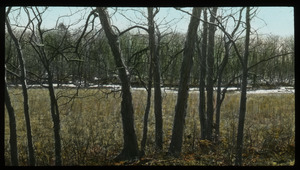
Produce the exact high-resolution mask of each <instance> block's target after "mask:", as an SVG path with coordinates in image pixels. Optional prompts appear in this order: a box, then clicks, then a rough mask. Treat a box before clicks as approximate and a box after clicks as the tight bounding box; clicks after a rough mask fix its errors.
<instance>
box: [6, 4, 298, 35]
mask: <svg viewBox="0 0 300 170" xmlns="http://www.w3.org/2000/svg"><path fill="white" fill-rule="evenodd" d="M84 9H86V10H84ZM132 9H134V10H132ZM183 9H184V10H186V11H189V12H190V13H191V8H183ZM78 10H82V12H78V13H77V14H75V15H74V16H73V17H69V18H68V17H62V18H61V19H60V22H64V23H65V24H71V23H74V22H76V21H77V20H79V19H80V18H84V19H86V17H87V15H88V14H89V12H90V11H91V8H87V7H86V8H81V7H49V8H48V11H47V12H46V13H45V14H44V15H43V16H44V21H43V26H44V27H45V28H54V27H55V24H56V20H57V18H58V17H59V16H63V15H68V14H70V13H74V12H76V11H78ZM114 11H115V8H112V9H110V10H109V12H110V14H112V13H113V12H114ZM138 11H142V14H141V13H140V12H138ZM257 12H258V13H257V17H256V18H254V19H253V20H252V21H251V26H252V27H253V28H254V29H255V30H258V33H259V34H272V35H280V36H291V35H294V9H293V7H259V8H258V11H257ZM120 13H123V14H124V15H125V17H124V16H122V15H120ZM21 14H23V13H21ZM143 14H144V15H145V16H147V9H146V8H129V7H128V8H122V7H119V8H118V10H117V12H116V13H115V14H114V16H113V17H112V24H114V25H116V26H117V27H118V28H119V29H120V30H124V29H126V28H128V27H129V26H133V25H135V23H133V22H130V21H128V19H132V20H133V21H135V22H138V24H147V20H146V18H145V17H144V16H143ZM14 16H16V14H15V15H14ZM10 17H11V16H10ZM22 17H26V15H23V16H22ZM126 18H127V19H126ZM155 19H156V22H157V23H161V24H160V25H163V26H162V27H161V28H160V30H161V31H163V30H166V29H167V28H168V29H169V30H170V29H171V30H176V31H178V32H182V33H185V32H186V30H187V27H188V23H189V20H190V16H189V15H187V14H185V13H183V12H181V11H178V10H176V9H174V8H160V12H159V13H158V15H157V16H156V18H155ZM19 22H21V23H23V24H25V23H26V22H27V18H21V17H20V18H19ZM84 22H85V21H84V20H83V22H80V23H78V24H77V26H76V25H75V26H74V27H73V28H76V27H78V26H80V25H83V23H84ZM96 22H97V24H99V23H100V21H99V19H96ZM11 23H13V18H12V17H11ZM164 24H165V25H164ZM166 24H167V25H166ZM145 26H146V25H145ZM99 27H100V25H99Z"/></svg>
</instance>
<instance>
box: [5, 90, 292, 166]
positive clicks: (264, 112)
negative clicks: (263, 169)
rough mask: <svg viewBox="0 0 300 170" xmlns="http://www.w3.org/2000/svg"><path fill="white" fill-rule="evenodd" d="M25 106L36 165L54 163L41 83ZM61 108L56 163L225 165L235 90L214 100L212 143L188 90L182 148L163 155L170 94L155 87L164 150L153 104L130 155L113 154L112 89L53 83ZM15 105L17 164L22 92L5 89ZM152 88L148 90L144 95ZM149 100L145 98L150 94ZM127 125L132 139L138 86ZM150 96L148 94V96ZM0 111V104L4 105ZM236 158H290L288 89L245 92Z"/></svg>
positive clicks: (117, 129)
mask: <svg viewBox="0 0 300 170" xmlns="http://www.w3.org/2000/svg"><path fill="white" fill-rule="evenodd" d="M28 92H29V107H30V117H31V125H32V135H33V144H34V148H35V153H36V155H35V156H36V163H37V165H54V162H55V161H54V159H55V158H54V140H53V129H52V128H53V123H52V120H51V114H50V99H49V94H48V91H47V90H46V89H29V91H28ZM56 92H57V97H59V100H58V102H59V105H60V107H59V108H60V114H61V139H62V162H63V165H92V166H93V165H196V166H205V165H216V166H218V165H233V164H234V159H235V158H234V156H235V147H236V145H235V142H236V133H237V124H238V123H237V121H238V110H239V97H240V95H239V93H233V92H231V93H228V94H227V95H226V98H225V99H224V102H223V105H222V108H221V125H220V126H221V128H220V143H219V144H215V143H211V142H209V141H206V140H200V139H199V137H200V122H199V115H198V102H199V101H198V96H199V95H198V93H190V96H189V100H188V108H187V109H188V110H187V116H186V126H185V132H184V144H183V150H182V151H183V153H182V156H181V158H176V159H174V158H170V157H168V156H166V154H165V153H166V152H167V149H168V146H169V143H170V139H171V132H172V125H173V119H174V110H175V103H176V99H177V94H175V93H165V92H163V132H164V140H163V141H164V150H163V152H160V153H155V150H154V145H155V142H154V132H155V130H154V128H155V121H154V112H153V107H151V110H150V115H149V123H148V140H147V144H146V154H145V157H144V158H142V159H140V160H136V161H133V162H113V161H112V159H113V158H114V157H115V156H117V155H118V153H120V151H121V149H122V144H123V136H122V122H121V114H120V103H121V98H120V94H119V93H114V94H109V95H107V94H105V93H103V92H102V91H100V90H98V89H89V90H84V89H81V90H79V93H78V95H77V97H76V98H75V99H74V100H72V101H70V97H71V96H72V95H73V94H75V93H76V90H74V89H68V90H66V89H64V90H62V89H57V90H56ZM10 95H11V100H12V102H13V107H14V109H15V112H16V121H17V136H18V139H17V140H18V152H19V165H28V160H27V147H26V146H27V140H26V128H25V120H24V114H23V103H22V102H23V97H22V92H21V90H20V89H10ZM152 96H153V95H152ZM152 100H153V99H152ZM133 104H134V111H135V130H136V134H137V138H138V143H139V144H140V141H141V138H142V130H143V116H144V110H145V107H146V92H145V91H140V90H136V91H134V92H133ZM152 104H153V101H152ZM5 112H7V110H5ZM4 135H5V136H4V137H5V138H4V139H5V148H4V154H5V164H6V165H10V147H9V122H8V114H7V113H5V134H4ZM243 162H244V165H250V166H251V165H253V166H256V165H261V166H264V165H266V166H277V165H294V162H295V94H248V96H247V113H246V121H245V129H244V152H243Z"/></svg>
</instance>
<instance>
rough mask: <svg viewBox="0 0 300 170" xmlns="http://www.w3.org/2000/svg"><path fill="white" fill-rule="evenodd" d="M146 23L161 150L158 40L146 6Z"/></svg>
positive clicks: (150, 14)
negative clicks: (152, 68) (152, 66)
mask: <svg viewBox="0 0 300 170" xmlns="http://www.w3.org/2000/svg"><path fill="white" fill-rule="evenodd" d="M148 23H149V24H148V25H149V47H150V55H151V56H152V59H153V64H154V70H153V74H154V113H155V147H156V149H157V150H162V143H163V140H162V139H163V137H162V135H163V131H162V126H163V120H162V97H161V89H160V64H159V56H158V51H157V50H158V48H157V47H158V45H159V44H158V43H159V42H158V41H155V29H154V15H153V8H150V7H149V8H148Z"/></svg>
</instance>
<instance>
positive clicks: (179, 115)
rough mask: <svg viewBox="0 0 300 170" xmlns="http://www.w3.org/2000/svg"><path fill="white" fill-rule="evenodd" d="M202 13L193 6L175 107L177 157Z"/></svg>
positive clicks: (173, 145)
mask: <svg viewBox="0 0 300 170" xmlns="http://www.w3.org/2000/svg"><path fill="white" fill-rule="evenodd" d="M200 14H201V8H193V13H192V16H191V19H190V23H189V27H188V32H187V37H186V41H185V47H184V52H183V61H182V65H181V70H180V82H179V89H178V96H177V103H176V107H175V118H174V123H173V131H172V138H171V143H170V147H169V154H170V155H173V156H175V157H178V156H179V155H180V153H181V148H182V140H183V139H182V138H183V130H184V124H185V116H186V108H187V99H188V90H189V87H188V83H189V79H190V72H191V68H192V66H193V55H194V49H195V42H196V37H197V36H196V35H197V28H198V25H199V19H198V18H200Z"/></svg>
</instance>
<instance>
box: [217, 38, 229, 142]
mask: <svg viewBox="0 0 300 170" xmlns="http://www.w3.org/2000/svg"><path fill="white" fill-rule="evenodd" d="M224 43H225V56H224V58H223V60H222V63H221V66H220V69H219V71H218V87H217V88H218V89H217V99H216V100H217V101H216V102H217V105H216V106H217V107H216V134H215V140H216V141H218V140H219V134H220V114H221V104H222V101H223V99H224V97H225V96H224V95H225V94H224V95H223V97H222V99H221V83H222V79H223V71H224V69H225V66H226V65H227V63H228V58H229V46H230V42H226V41H225V37H224Z"/></svg>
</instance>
